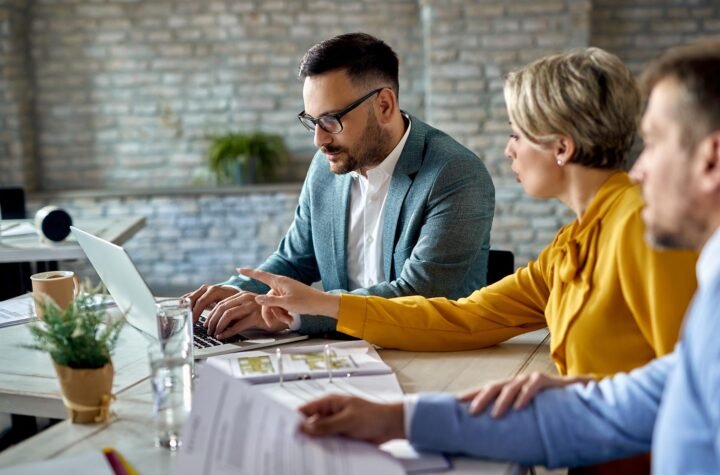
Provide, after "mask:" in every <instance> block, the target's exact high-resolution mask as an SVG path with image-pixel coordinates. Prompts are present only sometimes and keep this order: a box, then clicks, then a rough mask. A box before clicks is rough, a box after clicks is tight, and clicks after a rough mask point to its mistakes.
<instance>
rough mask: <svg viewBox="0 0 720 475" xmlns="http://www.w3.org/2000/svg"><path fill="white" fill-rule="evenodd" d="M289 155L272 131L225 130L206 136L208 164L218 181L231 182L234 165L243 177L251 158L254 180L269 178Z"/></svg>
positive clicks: (281, 141)
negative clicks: (253, 161) (218, 133)
mask: <svg viewBox="0 0 720 475" xmlns="http://www.w3.org/2000/svg"><path fill="white" fill-rule="evenodd" d="M288 157H289V154H288V151H287V148H286V146H285V141H284V140H283V138H282V137H280V136H279V135H276V134H267V133H264V132H254V133H239V132H238V133H227V134H223V135H215V136H211V137H210V152H209V154H208V165H209V167H210V169H211V170H212V171H213V172H214V173H215V174H216V175H217V177H218V181H219V182H220V183H232V182H233V179H234V177H235V176H236V169H237V166H238V164H240V166H242V167H243V169H244V170H243V171H244V172H245V174H246V176H247V175H248V174H249V173H252V172H251V171H250V170H249V164H250V160H251V159H253V158H254V160H255V163H254V167H255V168H254V174H255V177H254V178H256V179H257V180H258V181H268V180H270V179H272V178H273V176H274V173H275V169H276V168H277V166H278V165H281V164H284V163H285V162H287V160H288Z"/></svg>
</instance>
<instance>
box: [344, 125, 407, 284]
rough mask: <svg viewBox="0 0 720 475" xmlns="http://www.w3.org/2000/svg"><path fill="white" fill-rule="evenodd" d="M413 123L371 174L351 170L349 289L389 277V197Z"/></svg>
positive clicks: (348, 245)
mask: <svg viewBox="0 0 720 475" xmlns="http://www.w3.org/2000/svg"><path fill="white" fill-rule="evenodd" d="M410 127H411V124H410V123H409V121H408V128H407V130H406V131H405V134H404V135H403V137H402V139H400V142H398V144H397V145H396V146H395V148H394V149H393V150H392V152H390V154H389V155H388V156H387V157H386V158H385V160H383V161H382V162H381V163H380V164H379V165H378V166H376V167H375V168H372V169H370V170H368V171H367V176H363V175H362V174H360V173H358V172H350V174H351V176H352V179H353V182H352V188H351V190H350V222H349V223H348V243H347V272H348V287H349V288H348V290H355V289H361V288H365V287H370V286H371V285H375V284H377V283H379V282H384V281H385V280H386V276H385V271H384V269H383V245H382V243H383V217H384V215H385V200H386V198H387V194H388V189H389V188H390V181H391V180H392V176H393V172H394V171H395V165H396V164H397V162H398V159H399V158H400V154H401V153H402V151H403V148H404V147H405V142H407V138H408V135H410Z"/></svg>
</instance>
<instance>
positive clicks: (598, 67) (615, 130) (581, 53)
mask: <svg viewBox="0 0 720 475" xmlns="http://www.w3.org/2000/svg"><path fill="white" fill-rule="evenodd" d="M504 92H505V102H506V103H507V107H508V113H509V115H510V120H511V121H512V123H513V124H514V125H515V126H516V127H517V128H519V129H520V130H521V131H522V133H523V134H524V135H525V136H526V137H528V138H529V139H530V140H531V141H532V142H535V143H537V144H539V145H541V146H542V145H544V144H547V143H549V142H552V141H553V140H555V139H556V138H557V137H558V136H560V135H567V136H570V137H572V138H573V140H574V141H575V147H576V150H575V155H574V156H573V157H572V159H571V160H570V161H571V162H572V163H577V164H580V165H585V166H587V167H592V168H611V169H613V168H623V166H624V165H625V160H626V155H627V153H628V151H629V150H630V148H631V147H632V144H633V141H634V139H635V133H636V131H637V126H638V119H639V116H640V104H641V102H640V93H639V90H638V87H637V84H636V82H635V79H634V78H633V75H632V73H631V72H630V70H629V69H628V68H627V67H626V66H625V65H624V64H623V62H622V61H620V58H618V57H617V56H615V55H614V54H610V53H608V52H607V51H604V50H602V49H600V48H587V49H584V50H578V51H572V52H569V53H564V54H557V55H552V56H546V57H544V58H542V59H539V60H537V61H535V62H533V63H530V64H529V65H527V66H525V67H523V68H520V69H518V70H516V71H513V72H511V73H510V74H509V75H508V77H507V80H506V81H505V91H504Z"/></svg>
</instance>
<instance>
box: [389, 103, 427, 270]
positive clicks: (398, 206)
mask: <svg viewBox="0 0 720 475" xmlns="http://www.w3.org/2000/svg"><path fill="white" fill-rule="evenodd" d="M410 120H411V124H412V126H411V128H410V135H409V136H408V139H407V142H405V147H404V148H403V151H402V153H401V154H400V158H399V159H398V162H397V165H395V171H394V172H393V177H392V180H391V181H390V187H389V188H388V194H387V198H386V199H385V218H384V219H383V264H384V265H383V267H384V270H385V278H386V279H388V280H389V279H390V278H391V275H392V272H391V270H392V264H393V253H394V252H395V244H396V242H395V235H396V233H397V227H398V221H399V219H400V211H402V207H403V204H404V203H405V195H407V192H408V190H409V189H410V185H412V182H413V178H414V175H415V173H417V171H418V170H419V169H420V166H421V165H422V159H423V154H424V151H425V134H426V128H425V127H424V124H423V123H422V122H420V121H419V120H416V119H415V118H414V117H412V116H410ZM396 277H397V276H396Z"/></svg>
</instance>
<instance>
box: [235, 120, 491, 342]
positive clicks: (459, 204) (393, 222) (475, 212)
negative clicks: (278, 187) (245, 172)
mask: <svg viewBox="0 0 720 475" xmlns="http://www.w3.org/2000/svg"><path fill="white" fill-rule="evenodd" d="M411 120H412V128H411V129H410V135H409V136H408V139H407V142H406V143H405V147H404V149H403V151H402V154H401V155H400V158H399V160H398V162H397V165H396V166H395V171H394V173H393V177H392V180H391V182H390V187H389V190H388V196H387V199H386V201H385V207H386V209H385V216H384V222H383V254H384V270H385V276H386V277H387V279H388V280H387V281H386V282H380V283H378V284H376V285H373V286H371V287H367V288H363V289H356V290H354V291H352V293H354V294H360V295H379V296H382V297H399V296H404V295H424V296H426V297H438V296H442V297H448V298H451V299H457V298H459V297H464V296H467V295H469V294H470V293H472V291H474V290H476V289H478V288H480V287H483V286H484V285H485V277H486V274H487V261H488V249H489V243H490V227H491V225H492V219H493V214H494V210H495V188H494V187H493V183H492V180H491V179H490V175H489V174H488V171H487V169H486V168H485V165H484V164H483V162H482V161H481V160H480V159H479V158H478V157H477V156H475V154H473V153H472V152H471V151H470V150H468V149H466V148H465V147H463V146H462V145H460V144H459V143H458V142H456V141H455V140H454V139H452V138H451V137H450V136H448V135H447V134H445V133H444V132H441V131H439V130H437V129H434V128H433V127H430V126H429V125H428V124H426V123H424V122H422V121H420V120H419V119H418V118H416V117H411ZM351 183H352V177H351V176H350V174H345V175H335V174H333V173H332V172H331V171H330V168H329V166H328V163H327V159H326V157H325V155H324V154H323V153H321V152H319V151H318V152H317V153H316V154H315V157H314V158H313V161H312V163H311V165H310V169H309V171H308V174H307V176H306V178H305V183H304V184H303V188H302V191H301V193H300V200H299V204H298V207H297V209H296V211H295V219H294V221H293V223H292V225H291V226H290V229H289V230H288V232H287V234H286V235H285V237H284V238H283V240H282V242H280V246H279V247H278V249H277V251H275V253H273V254H272V255H271V256H270V257H269V258H268V259H267V260H266V261H265V262H264V263H263V264H262V265H260V267H259V268H260V269H262V270H265V271H268V272H272V273H275V274H281V275H286V276H288V277H291V278H293V279H296V280H299V281H301V282H304V283H306V284H310V283H313V282H317V281H322V286H323V289H325V290H326V291H333V292H347V288H348V275H347V233H348V220H349V214H350V187H351ZM224 284H230V285H235V286H238V287H240V288H242V289H244V290H249V291H252V292H257V293H265V292H267V291H268V288H267V286H265V285H263V284H261V283H260V282H257V281H252V280H248V279H246V278H244V277H242V276H234V277H232V278H231V279H230V280H228V281H227V282H225V283H224ZM334 330H335V320H332V319H326V318H323V319H320V318H317V317H315V318H306V317H303V318H302V324H301V328H300V331H302V332H304V333H310V334H319V333H326V332H330V331H334Z"/></svg>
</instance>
